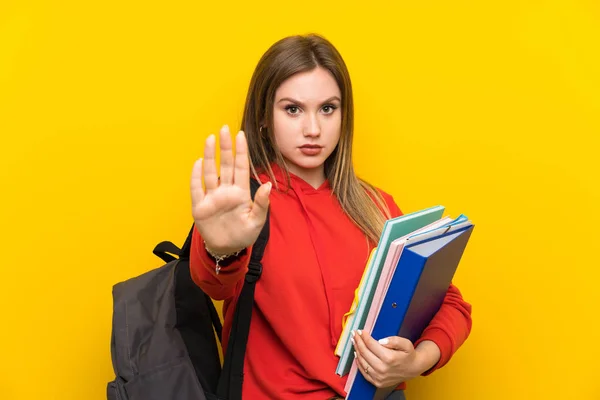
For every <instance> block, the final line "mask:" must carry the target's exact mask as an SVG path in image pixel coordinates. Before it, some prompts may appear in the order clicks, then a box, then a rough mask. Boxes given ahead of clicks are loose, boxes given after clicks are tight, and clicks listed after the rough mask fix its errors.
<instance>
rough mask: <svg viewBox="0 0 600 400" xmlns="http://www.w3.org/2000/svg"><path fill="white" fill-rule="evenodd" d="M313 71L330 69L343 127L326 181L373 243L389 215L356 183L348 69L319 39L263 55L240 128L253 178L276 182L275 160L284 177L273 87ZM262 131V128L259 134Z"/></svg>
mask: <svg viewBox="0 0 600 400" xmlns="http://www.w3.org/2000/svg"><path fill="white" fill-rule="evenodd" d="M317 67H322V68H325V69H326V70H328V71H329V72H330V73H331V74H332V75H333V77H334V78H335V80H336V82H337V84H338V86H339V88H340V91H341V93H342V107H341V111H342V126H341V135H340V140H339V143H338V145H337V147H336V149H335V150H334V151H333V153H332V154H331V155H330V156H329V157H328V158H327V160H326V161H325V177H326V178H327V179H328V180H329V182H330V185H331V188H332V192H333V194H334V195H335V196H336V197H337V198H338V201H339V203H340V205H341V206H342V209H343V210H344V212H345V213H346V214H347V215H348V216H349V217H350V219H351V220H352V221H353V222H354V223H355V224H356V225H357V226H358V227H359V228H360V229H361V230H362V231H363V232H364V234H365V235H366V237H367V238H368V239H369V240H371V241H372V242H373V243H377V242H378V240H379V236H380V235H381V231H382V229H383V225H384V223H385V221H386V219H388V218H390V211H389V209H388V207H387V205H386V203H385V200H384V199H383V198H382V196H381V194H380V193H379V191H377V189H376V188H375V187H373V186H372V185H371V184H369V183H367V182H366V181H364V180H362V179H359V178H358V177H357V176H356V174H355V172H354V166H353V164H352V138H353V134H354V104H353V99H352V84H351V82H350V74H349V73H348V69H347V68H346V64H345V63H344V60H343V59H342V56H341V55H340V53H339V52H338V51H337V49H336V48H335V47H334V46H333V45H332V44H331V43H330V42H329V41H328V40H326V39H325V38H323V37H322V36H320V35H316V34H310V35H305V36H301V35H296V36H289V37H286V38H283V39H281V40H279V41H277V42H276V43H274V44H273V45H272V46H271V47H270V48H269V49H268V50H267V51H266V52H265V54H264V55H263V56H262V58H261V59H260V61H259V62H258V65H257V66H256V69H255V71H254V74H253V75H252V79H251V81H250V87H249V89H248V95H247V97H246V104H245V107H244V115H243V118H242V127H241V129H242V130H243V131H244V132H245V133H246V137H247V139H248V151H249V156H250V165H251V168H252V171H253V173H254V175H257V171H259V170H260V171H266V172H267V173H268V174H269V176H270V177H271V179H272V180H274V176H273V171H272V170H271V167H270V164H271V163H272V162H273V161H275V162H276V163H277V164H278V165H279V166H281V167H282V168H283V170H284V171H285V173H286V174H287V178H288V182H289V179H290V177H289V171H288V170H287V168H286V167H285V162H284V159H283V156H282V154H281V152H280V151H279V149H278V148H277V146H276V145H275V138H274V136H273V103H274V101H275V92H276V90H277V88H278V87H279V86H280V85H281V84H282V83H283V81H285V80H286V79H287V78H289V77H291V76H292V75H294V74H296V73H299V72H306V71H311V70H313V69H315V68H317ZM261 126H264V128H263V129H261Z"/></svg>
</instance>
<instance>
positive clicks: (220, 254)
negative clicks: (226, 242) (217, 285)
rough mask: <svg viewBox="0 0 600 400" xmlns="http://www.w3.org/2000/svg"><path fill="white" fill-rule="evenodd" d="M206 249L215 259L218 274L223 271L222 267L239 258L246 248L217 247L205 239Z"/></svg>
mask: <svg viewBox="0 0 600 400" xmlns="http://www.w3.org/2000/svg"><path fill="white" fill-rule="evenodd" d="M204 249H205V250H206V253H207V254H208V255H209V256H210V257H211V258H212V259H213V260H214V261H215V273H216V274H217V275H218V274H219V272H220V271H221V267H224V266H227V265H229V264H230V263H231V262H232V261H233V260H235V259H237V258H238V257H239V256H240V255H242V253H244V252H245V250H246V249H245V248H243V249H239V250H235V249H215V248H213V247H211V246H210V245H208V244H207V243H206V241H204Z"/></svg>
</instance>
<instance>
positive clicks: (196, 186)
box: [190, 158, 204, 206]
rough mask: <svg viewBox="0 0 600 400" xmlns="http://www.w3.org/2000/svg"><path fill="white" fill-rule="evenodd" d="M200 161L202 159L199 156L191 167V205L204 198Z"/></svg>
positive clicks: (201, 161)
mask: <svg viewBox="0 0 600 400" xmlns="http://www.w3.org/2000/svg"><path fill="white" fill-rule="evenodd" d="M202 163H203V160H202V159H201V158H199V159H198V160H196V162H195V163H194V167H193V168H192V178H191V182H190V191H191V195H192V206H194V205H195V204H198V203H200V202H201V201H202V200H203V199H204V188H203V187H202Z"/></svg>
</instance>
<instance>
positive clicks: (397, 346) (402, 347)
mask: <svg viewBox="0 0 600 400" xmlns="http://www.w3.org/2000/svg"><path fill="white" fill-rule="evenodd" d="M378 343H379V344H380V345H382V346H383V347H385V348H386V349H391V350H396V351H403V352H405V353H410V352H411V351H412V350H414V346H413V344H412V342H411V341H410V340H408V339H406V338H403V337H400V336H390V337H386V338H383V339H379V340H378Z"/></svg>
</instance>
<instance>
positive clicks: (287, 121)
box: [273, 67, 342, 181]
mask: <svg viewBox="0 0 600 400" xmlns="http://www.w3.org/2000/svg"><path fill="white" fill-rule="evenodd" d="M341 101H342V98H341V93H340V88H339V87H338V85H337V83H336V81H335V79H334V78H333V76H332V75H331V74H330V73H329V71H327V70H326V69H323V68H321V67H317V68H315V69H313V70H312V71H308V72H302V73H298V74H296V75H293V76H291V77H290V78H288V79H287V80H285V81H284V82H283V83H282V84H281V85H280V86H279V88H278V89H277V91H276V93H275V103H274V110H273V125H274V129H275V130H274V136H275V142H276V144H277V146H278V147H279V150H280V151H281V154H282V155H283V157H284V159H285V161H286V164H287V167H288V169H289V170H290V172H291V173H293V174H294V175H297V176H299V177H301V178H303V179H305V180H307V181H308V180H313V181H314V180H315V179H322V178H324V163H325V160H326V159H327V157H329V156H330V155H331V153H332V152H333V150H334V149H335V147H336V146H337V144H338V141H339V139H340V131H341V125H342V110H341Z"/></svg>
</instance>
